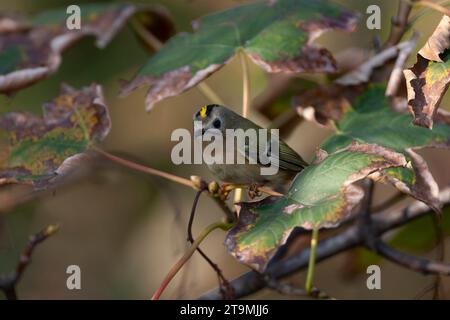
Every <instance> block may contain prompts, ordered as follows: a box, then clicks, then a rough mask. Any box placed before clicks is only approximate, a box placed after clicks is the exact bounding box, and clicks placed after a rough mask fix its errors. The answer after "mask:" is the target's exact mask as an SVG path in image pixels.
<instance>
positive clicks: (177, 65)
mask: <svg viewBox="0 0 450 320" xmlns="http://www.w3.org/2000/svg"><path fill="white" fill-rule="evenodd" d="M355 21H356V19H355V16H354V15H353V14H351V13H349V12H347V11H344V10H343V9H342V8H341V7H339V6H337V5H335V4H333V3H331V2H330V1H327V0H316V1H310V0H277V1H273V0H265V1H256V2H255V3H252V4H248V5H242V6H238V7H235V8H232V9H229V10H226V11H222V12H219V13H216V14H212V15H209V16H206V17H203V18H201V19H200V20H198V21H195V22H194V24H193V28H194V30H195V33H192V34H187V33H183V34H179V35H177V36H175V37H173V38H172V39H171V40H170V41H168V42H167V44H166V45H165V46H164V47H163V48H162V49H161V50H160V51H159V52H158V53H157V54H155V55H154V56H152V57H151V58H150V59H149V60H148V61H147V63H146V64H145V65H144V66H143V67H142V68H141V70H140V71H139V72H138V74H137V75H136V76H135V78H134V79H133V80H132V81H131V82H130V83H128V84H127V85H125V86H124V88H123V90H122V93H123V94H128V93H129V92H130V91H132V90H135V89H136V88H138V87H141V86H144V85H150V86H151V88H150V89H149V91H148V93H147V98H146V108H147V109H148V110H149V109H151V107H152V106H153V105H154V104H155V103H156V102H158V101H160V100H162V99H164V98H166V97H170V96H174V95H177V94H179V93H181V92H183V91H185V90H187V89H188V88H190V87H192V86H194V85H196V84H197V83H199V82H200V81H202V80H203V79H205V78H206V77H207V76H208V75H210V74H211V73H213V72H214V71H216V70H218V69H219V68H220V67H222V66H223V65H224V64H225V63H227V62H228V61H229V60H230V59H231V58H232V57H233V56H234V55H235V54H236V52H237V51H238V50H239V49H243V50H244V51H245V52H246V53H247V54H248V55H249V57H250V58H251V59H252V60H253V61H254V62H255V63H256V64H258V65H260V66H261V67H263V68H264V69H265V70H267V71H269V72H302V71H308V72H332V71H335V69H336V66H335V61H334V59H333V57H332V55H331V54H330V52H328V51H327V50H325V49H323V48H317V47H315V46H314V45H313V44H312V42H313V41H314V39H315V38H316V37H317V36H318V35H319V34H320V33H321V32H323V31H325V30H327V29H341V30H352V29H353V27H354V24H355Z"/></svg>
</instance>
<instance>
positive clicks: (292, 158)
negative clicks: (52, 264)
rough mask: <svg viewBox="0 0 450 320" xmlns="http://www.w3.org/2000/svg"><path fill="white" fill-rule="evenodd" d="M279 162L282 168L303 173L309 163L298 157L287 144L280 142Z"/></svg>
mask: <svg viewBox="0 0 450 320" xmlns="http://www.w3.org/2000/svg"><path fill="white" fill-rule="evenodd" d="M279 150H280V151H279V161H280V164H279V166H280V168H281V169H284V170H289V171H301V170H303V168H305V167H306V166H307V165H308V163H306V161H305V160H303V159H302V157H300V156H299V155H298V153H297V152H295V151H294V150H292V148H291V147H289V146H288V145H287V144H286V143H284V142H283V141H281V140H280V149H279Z"/></svg>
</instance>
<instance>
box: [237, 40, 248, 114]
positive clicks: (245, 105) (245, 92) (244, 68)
mask: <svg viewBox="0 0 450 320" xmlns="http://www.w3.org/2000/svg"><path fill="white" fill-rule="evenodd" d="M239 60H240V62H241V69H242V116H243V117H244V118H248V112H249V109H250V75H249V70H248V63H247V57H246V55H245V52H244V50H243V49H240V50H239Z"/></svg>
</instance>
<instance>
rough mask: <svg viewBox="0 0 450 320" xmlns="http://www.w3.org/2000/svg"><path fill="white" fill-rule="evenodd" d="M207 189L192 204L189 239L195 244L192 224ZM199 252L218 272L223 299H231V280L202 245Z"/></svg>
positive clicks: (199, 193)
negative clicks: (199, 202) (202, 195)
mask: <svg viewBox="0 0 450 320" xmlns="http://www.w3.org/2000/svg"><path fill="white" fill-rule="evenodd" d="M205 190H206V189H202V190H199V191H197V193H196V195H195V198H194V202H193V204H192V209H191V214H190V216H189V223H188V228H187V240H188V241H189V242H190V243H191V245H193V244H194V237H193V235H192V225H193V223H194V217H195V211H196V209H197V204H198V201H199V199H200V196H201V194H202V192H203V191H205ZM197 252H198V253H200V255H201V256H202V257H203V259H204V260H205V261H206V262H207V263H208V264H209V265H210V266H211V268H213V270H214V271H215V272H216V274H217V278H218V279H219V287H220V288H221V292H222V297H223V299H231V298H232V297H233V288H232V287H231V286H230V283H229V281H228V280H227V279H226V278H225V276H224V275H223V272H222V270H221V269H220V268H219V266H218V265H217V264H216V263H214V261H212V260H211V258H209V257H208V255H207V254H206V253H205V252H204V251H203V250H202V249H200V247H197Z"/></svg>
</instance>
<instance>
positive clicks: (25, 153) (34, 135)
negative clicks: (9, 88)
mask: <svg viewBox="0 0 450 320" xmlns="http://www.w3.org/2000/svg"><path fill="white" fill-rule="evenodd" d="M110 126H111V122H110V119H109V115H108V109H107V108H106V106H105V104H104V102H103V94H102V90H101V87H100V86H98V85H92V86H90V87H86V88H83V89H81V90H75V89H73V88H71V87H69V86H63V88H62V90H61V95H60V96H59V97H57V98H56V99H54V100H53V101H52V102H50V103H46V104H44V106H43V117H38V116H36V115H33V114H31V113H25V112H11V113H6V114H4V115H2V116H1V117H0V147H1V149H0V150H1V152H0V185H1V184H5V183H27V184H33V185H35V186H39V187H45V186H46V185H47V184H48V183H49V182H50V180H51V179H52V178H55V177H56V176H63V175H65V174H66V173H68V170H69V169H70V170H72V169H73V167H74V165H76V164H77V162H82V160H83V159H84V157H83V156H82V155H81V154H82V153H83V152H85V151H86V150H87V149H88V148H89V147H90V146H91V145H92V144H93V143H95V142H97V141H100V140H102V139H104V138H105V137H106V135H107V134H108V132H109V130H110Z"/></svg>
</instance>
